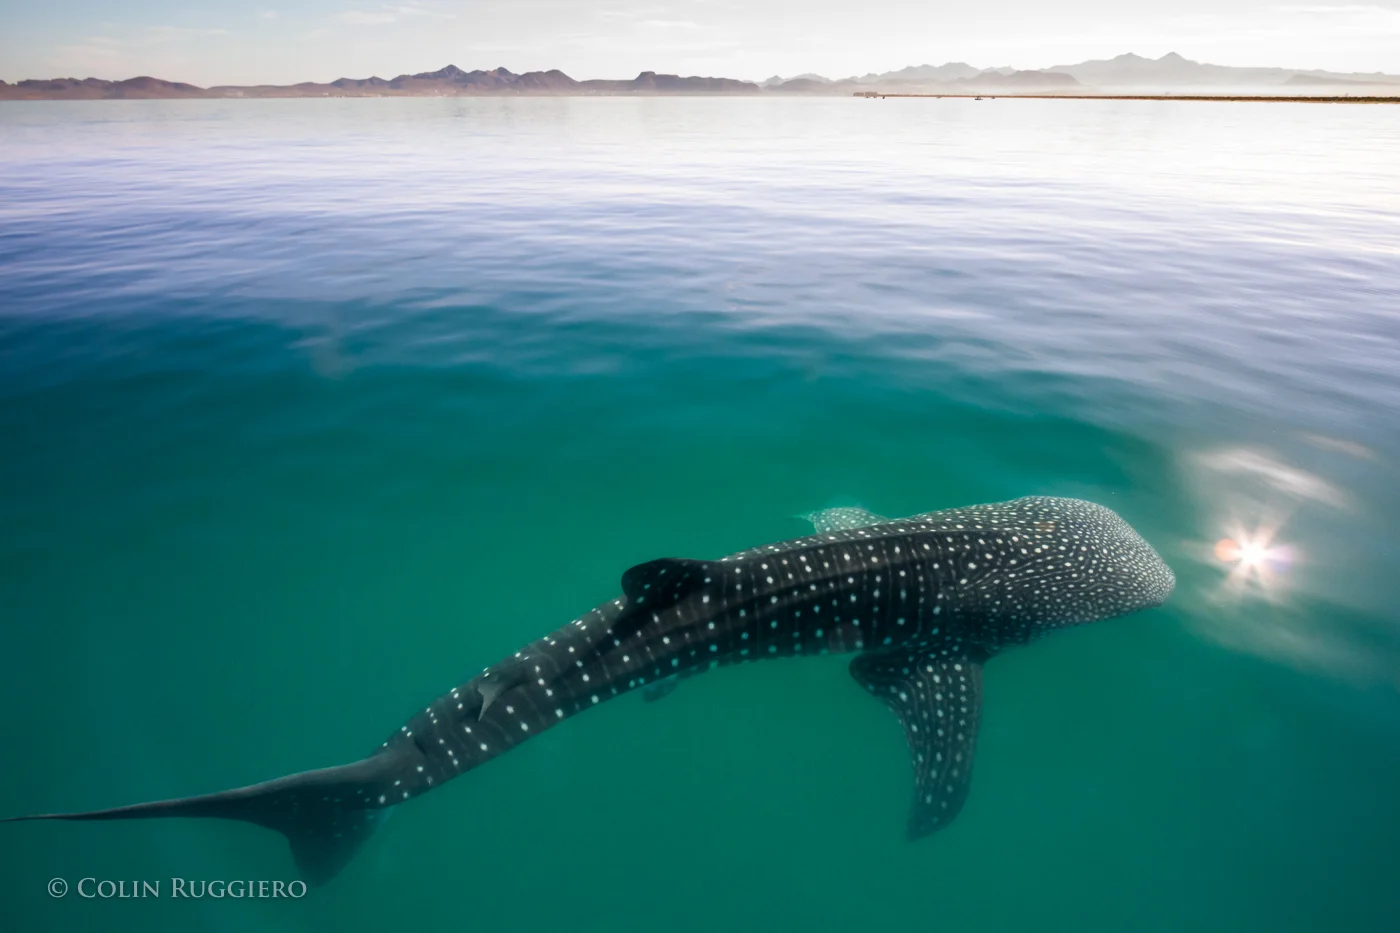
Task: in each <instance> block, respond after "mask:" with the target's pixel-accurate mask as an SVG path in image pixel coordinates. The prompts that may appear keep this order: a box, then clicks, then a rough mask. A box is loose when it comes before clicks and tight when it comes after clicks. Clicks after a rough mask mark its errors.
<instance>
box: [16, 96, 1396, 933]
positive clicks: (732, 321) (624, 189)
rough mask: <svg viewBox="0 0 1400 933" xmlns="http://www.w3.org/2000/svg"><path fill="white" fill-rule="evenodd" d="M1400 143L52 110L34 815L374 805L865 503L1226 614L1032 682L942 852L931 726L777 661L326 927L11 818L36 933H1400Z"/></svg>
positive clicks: (1242, 124)
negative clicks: (179, 804) (546, 672)
mask: <svg viewBox="0 0 1400 933" xmlns="http://www.w3.org/2000/svg"><path fill="white" fill-rule="evenodd" d="M1397 152H1400V111H1396V110H1395V109H1393V108H1384V107H1367V106H1318V105H1293V104H1265V105H1257V104H1198V103H1185V102H1107V101H1105V102H1092V101H1058V102H1056V101H1015V100H1005V99H1003V100H994V101H981V102H975V101H969V100H884V101H863V100H862V101H857V100H847V99H831V100H740V99H719V100H701V99H645V100H643V99H620V98H617V99H607V98H600V99H541V100H529V99H525V100H428V99H424V100H351V101H341V100H294V101H236V102H235V101H230V102H215V101H191V102H99V103H61V104H46V103H10V104H3V105H0V749H2V750H3V751H0V761H3V767H0V811H3V812H2V813H0V815H14V814H17V813H22V812H33V811H49V810H59V809H78V808H89V807H103V806H112V805H117V804H123V803H129V802H134V801H139V800H146V799H152V798H159V797H168V796H178V795H184V794H190V793H199V792H205V791H213V790H219V789H223V788H225V787H229V786H233V785H238V784H244V783H251V782H254V781H258V780H262V779H266V778H270V777H275V776H278V775H281V774H284V773H287V772H292V771H299V770H304V769H307V768H312V767H319V766H324V765H330V764H337V763H341V762H344V761H348V760H351V759H354V758H357V757H360V756H361V755H363V754H364V753H366V752H368V751H369V750H371V749H372V748H374V747H375V746H377V745H378V744H379V742H380V741H381V740H382V739H383V738H384V737H385V736H386V735H387V734H388V733H390V732H391V731H393V730H394V729H396V728H397V727H398V726H399V724H400V723H401V722H402V721H403V720H404V719H406V718H407V717H408V716H409V715H411V714H412V713H414V712H415V711H416V710H418V709H420V708H421V707H422V706H423V705H424V703H425V702H426V701H427V700H429V699H431V698H432V697H434V696H436V695H438V694H439V693H441V692H443V691H444V690H446V689H447V688H448V687H450V686H452V685H453V684H456V683H458V682H460V681H463V680H465V679H467V678H469V677H470V676H472V675H473V674H475V673H476V672H478V671H479V670H480V669H481V668H482V667H483V666H485V665H487V664H490V663H493V662H495V661H496V660H498V659H500V658H501V657H503V656H504V655H506V654H509V653H511V652H513V651H514V650H515V649H516V648H517V647H519V646H520V645H521V644H523V643H524V642H526V641H529V640H532V639H533V638H535V637H537V636H539V635H541V634H543V633H544V632H546V631H548V630H550V629H553V628H555V627H557V626H559V625H561V624H563V623H564V622H566V621H568V620H569V619H572V618H574V617H575V616H576V615H577V614H578V613H580V612H581V611H583V610H585V609H587V608H589V607H591V606H593V605H594V604H596V603H598V602H600V601H602V600H605V599H608V598H610V597H612V596H613V595H615V594H616V593H617V592H618V589H619V585H618V579H619V577H620V575H621V573H622V571H623V570H624V569H626V568H627V567H629V566H631V565H633V564H635V563H638V562H640V561H643V560H648V559H651V558H655V557H661V556H685V557H716V556H719V555H722V554H725V553H729V552H732V551H735V550H738V549H741V548H745V547H748V546H751V545H756V544H760V543H765V542H769V541H774V540H779V539H784V538H789V537H795V536H797V535H800V534H802V533H803V531H804V526H803V525H802V523H801V522H800V521H798V520H797V519H796V518H794V516H795V515H797V514H800V513H803V512H807V511H810V510H812V509H816V508H821V507H824V506H831V505H853V504H859V505H863V506H865V507H867V508H870V509H872V510H874V511H877V512H881V513H883V514H887V515H906V514H910V513H914V512H921V511H928V510H931V509H936V508H942V507H949V506H957V505H965V504H970V503H975V502H986V501H994V500H1000V499H1006V498H1012V497H1016V496H1021V495H1027V494H1052V495H1070V496H1081V497H1085V498H1090V499H1094V500H1096V501H1098V502H1101V503H1104V504H1106V505H1108V506H1110V507H1112V508H1114V509H1116V510H1117V511H1119V512H1120V513H1121V514H1122V515H1123V516H1124V517H1126V518H1127V519H1128V520H1129V521H1130V522H1132V523H1133V524H1134V526H1135V527H1137V528H1138V529H1139V530H1140V531H1141V532H1142V534H1143V535H1144V536H1145V537H1146V538H1147V539H1148V540H1149V541H1151V542H1152V543H1153V544H1154V545H1155V546H1156V547H1157V549H1158V550H1159V551H1160V552H1161V553H1162V555H1163V556H1164V557H1165V558H1166V560H1167V561H1168V562H1169V563H1170V564H1171V565H1172V567H1173V568H1174V569H1175V571H1176V573H1177V576H1178V578H1179V584H1178V587H1177V591H1176V594H1175V595H1174V596H1173V598H1172V599H1171V600H1170V602H1169V603H1168V604H1167V605H1166V606H1165V607H1163V608H1161V609H1158V610H1153V611H1150V612H1145V613H1141V614H1139V615H1135V616H1130V617H1127V618H1123V619H1119V620H1116V621H1113V622H1108V623H1104V624H1101V625H1092V626H1087V627H1083V628H1080V629H1075V630H1072V631H1067V632H1063V633H1060V634H1058V635H1057V636H1055V637H1052V638H1049V639H1046V640H1045V641H1043V642H1040V643H1037V644H1035V645H1032V646H1029V647H1026V648H1023V649H1020V650H1016V651H1012V652H1009V653H1008V654H1006V655H1005V656H1003V657H999V658H997V659H996V660H994V661H993V662H992V663H991V665H990V666H989V668H988V671H987V675H986V679H985V689H986V705H985V718H984V725H983V732H982V738H981V743H980V751H979V757H978V760H977V767H976V775H975V777H974V780H973V787H972V793H971V796H970V798H969V800H968V803H967V806H966V809H965V810H964V811H963V813H962V815H961V816H960V817H959V819H958V820H957V821H956V823H955V824H954V825H953V826H952V827H950V828H949V829H948V830H946V831H944V832H942V833H940V834H938V835H936V836H934V837H932V838H929V839H925V840H923V841H921V842H919V843H915V844H910V843H906V842H905V841H904V839H903V824H904V810H905V807H906V806H907V802H908V796H909V793H910V779H909V764H908V761H907V754H906V751H905V747H904V740H903V737H902V735H901V734H900V729H899V727H898V725H897V723H896V722H895V720H894V718H893V717H892V716H890V714H889V713H888V712H887V711H886V710H885V709H884V708H883V707H882V706H881V705H880V704H878V703H874V702H872V701H871V700H870V698H869V697H868V696H866V695H865V693H864V691H863V690H861V689H859V688H858V687H857V686H856V685H855V684H854V683H853V682H851V681H850V679H849V677H848V675H847V673H846V671H845V663H846V662H845V659H844V658H822V659H811V660H805V661H784V662H776V663H772V664H768V665H752V666H744V667H741V668H734V669H724V670H721V671H717V672H715V673H713V674H711V675H710V676H707V677H703V678H699V679H696V680H694V681H690V682H687V683H686V684H684V685H683V686H682V687H681V689H679V690H677V691H676V693H675V694H674V695H672V696H671V697H669V698H667V699H666V700H665V701H664V702H663V703H659V704H655V705H650V704H644V703H642V702H640V700H639V698H637V697H625V698H622V699H620V700H618V701H617V702H614V703H610V704H607V705H606V707H604V708H600V709H599V710H597V711H596V712H593V713H591V714H590V715H587V716H583V717H580V718H579V719H578V720H576V721H573V722H570V723H567V724H566V725H565V726H564V727H561V728H560V729H558V730H556V731H553V732H551V733H550V734H549V735H548V736H544V737H541V738H540V739H539V740H538V741H534V742H530V743H528V744H527V745H525V746H523V747H522V748H520V749H519V750H518V751H516V752H515V753H514V754H511V755H508V756H506V757H504V758H502V759H501V760H500V761H498V762H494V763H492V764H491V765H490V766H489V767H485V768H482V769H481V770H480V771H476V772H473V773H472V774H470V775H468V776H466V777H465V778H463V779H462V780H460V781H457V782H454V783H453V784H452V785H450V786H449V787H447V788H444V789H442V790H440V791H439V792H436V793H433V794H431V795H429V796H428V797H426V798H424V799H422V800H417V801H414V802H413V803H412V804H410V805H408V806H405V807H402V808H400V810H399V811H398V812H396V813H395V816H394V818H393V819H392V820H390V821H389V823H388V825H387V826H386V828H385V830H384V831H383V832H382V833H381V834H379V836H377V837H376V838H375V839H374V840H373V841H372V842H371V843H370V845H369V846H367V847H366V850H365V851H364V852H363V853H362V854H361V855H360V857H359V858H358V859H357V860H356V861H355V862H354V863H352V864H351V866H350V867H349V868H348V869H347V870H346V872H345V873H344V874H343V875H342V876H341V877H340V878H339V879H337V880H336V881H335V882H334V883H333V884H332V885H331V886H329V887H327V888H323V889H319V890H316V891H313V892H312V893H311V894H310V895H308V896H306V897H305V898H302V899H300V900H294V901H287V900H278V901H273V900H246V899H245V900H228V899H224V900H211V899H208V898H206V899H204V900H199V901H193V900H188V901H174V900H171V899H170V896H169V894H170V879H171V878H174V877H178V878H187V879H207V880H216V879H252V880H258V879H269V880H274V879H278V880H289V879H292V878H294V877H295V874H294V869H293V867H292V864H291V860H290V858H289V856H288V854H287V852H286V848H285V845H284V844H283V842H282V841H281V839H280V838H278V837H277V836H276V835H275V834H272V833H269V832H267V831H266V830H262V829H259V828H256V827H252V826H247V825H243V824H230V823H222V822H212V821H208V822H201V821H152V822H146V823H137V822H132V823H109V824H58V823H30V824H20V825H13V826H3V827H0V926H3V927H4V928H5V929H6V930H15V931H25V933H28V931H41V930H42V931H49V930H53V931H59V930H64V931H67V930H72V931H78V930H83V931H86V930H94V929H97V930H140V931H147V933H163V931H181V933H183V931H188V930H194V929H205V930H214V931H220V933H223V931H230V933H232V931H243V930H257V931H312V930H316V931H320V930H328V929H330V930H346V931H351V930H415V931H416V930H451V929H458V930H460V929H468V930H477V929H479V930H512V931H520V930H567V931H571V933H585V931H608V933H616V931H638V933H657V931H666V933H671V931H676V933H682V931H683V933H689V931H695V933H700V931H714V930H721V929H723V930H729V931H735V933H747V931H764V933H769V931H774V930H812V931H818V930H820V931H826V930H842V931H860V933H875V931H911V930H929V931H934V930H941V931H951V930H957V931H960V933H974V931H991V930H995V931H1021V930H1047V931H1048V930H1073V931H1079V933H1083V931H1126V930H1131V931H1164V933H1165V931H1173V933H1175V931H1182V930H1188V929H1189V930H1193V931H1227V930H1228V931H1232V933H1237V931H1241V930H1259V931H1270V933H1274V931H1295V930H1296V931H1321V930H1344V931H1371V930H1376V931H1391V933H1393V931H1394V930H1396V929H1400V884H1397V878H1400V611H1398V610H1397V608H1396V607H1397V600H1398V599H1400V466H1397V464H1400V159H1397V157H1396V153H1397ZM1225 537H1233V538H1236V539H1240V538H1246V539H1249V540H1251V541H1257V540H1259V539H1265V538H1266V539H1267V542H1261V543H1260V547H1261V548H1262V547H1265V546H1267V547H1269V548H1272V551H1271V553H1270V555H1269V558H1268V559H1267V560H1266V561H1265V562H1264V563H1263V564H1262V565H1260V566H1258V567H1256V568H1255V569H1254V570H1251V571H1249V572H1248V573H1247V574H1241V571H1240V568H1238V567H1236V568H1234V569H1233V575H1232V567H1231V566H1230V565H1227V564H1224V563H1222V562H1221V561H1220V560H1218V559H1217V558H1216V557H1215V556H1214V553H1213V546H1214V544H1215V542H1217V541H1218V540H1220V539H1221V538H1225ZM50 878H64V879H67V880H68V881H69V882H70V884H71V885H73V886H74V887H76V885H77V883H78V881H79V880H80V879H82V878H94V879H111V880H123V879H125V880H137V881H140V880H148V881H156V880H159V881H161V882H162V892H161V893H162V895H163V896H162V897H161V898H160V899H152V898H147V899H144V900H132V899H127V900H122V899H113V900H95V899H84V898H82V897H80V896H79V895H78V893H77V892H76V890H73V891H71V892H70V894H69V895H68V897H66V898H63V899H61V900H58V899H53V898H51V897H50V896H49V895H48V894H47V893H46V891H45V886H46V884H47V883H48V881H49V879H50Z"/></svg>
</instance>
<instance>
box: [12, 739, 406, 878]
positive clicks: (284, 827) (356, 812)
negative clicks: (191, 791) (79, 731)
mask: <svg viewBox="0 0 1400 933" xmlns="http://www.w3.org/2000/svg"><path fill="white" fill-rule="evenodd" d="M367 766H372V767H367ZM379 771H380V762H378V761H376V759H375V758H374V757H371V758H366V759H365V760H363V761H358V762H355V763H353V764H349V765H342V766H340V767H336V768H322V769H320V770H317V771H303V772H301V773H300V774H292V775H288V776H287V777H284V778H278V779H277V780H275V781H266V782H264V783H262V784H253V785H250V786H248V787H239V788H235V789H234V790H226V791H222V792H220V793H217V794H204V795H202V796H199V797H180V798H177V799H174V800H157V801H154V802H152V803H138V804H133V805H131V806H127V807H114V808H112V809H110V810H88V811H85V812H82V813H40V814H34V815H32V816H17V817H11V818H9V819H3V820H0V823H18V822H22V821H25V820H138V819H148V818H156V817H170V816H180V817H217V818H219V819H228V820H244V821H246V822H249V823H256V824H257V825H259V826H266V827H267V828H268V829H275V830H277V831H278V832H280V833H282V834H283V835H284V836H286V837H287V842H288V843H290V844H291V847H292V857H293V858H294V859H295V860H296V864H297V869H298V870H299V871H300V872H301V876H302V878H303V879H305V881H306V883H307V884H309V885H313V886H315V885H322V884H325V883H326V882H327V881H329V880H331V878H333V877H335V876H336V874H337V873H339V871H340V870H341V869H342V868H344V867H345V865H346V864H347V863H348V862H349V861H350V859H351V858H353V857H354V855H355V852H356V851H357V850H358V849H359V847H360V845H361V843H363V842H364V841H365V840H366V839H368V838H369V837H370V836H371V835H372V834H373V833H374V830H375V829H376V828H377V827H378V825H379V823H380V822H381V821H382V818H383V817H384V816H385V815H386V814H387V813H388V810H387V809H385V808H383V807H380V806H379V805H378V804H377V803H376V802H375V799H376V798H372V797H371V796H370V789H371V788H372V787H373V786H374V783H373V777H374V776H375V774H376V772H379ZM376 793H377V792H376Z"/></svg>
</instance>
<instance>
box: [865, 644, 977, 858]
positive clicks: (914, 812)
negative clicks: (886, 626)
mask: <svg viewBox="0 0 1400 933" xmlns="http://www.w3.org/2000/svg"><path fill="white" fill-rule="evenodd" d="M850 670H851V676H852V677H854V678H855V679H856V681H857V682H858V683H859V684H860V685H861V686H862V687H864V688H865V689H866V690H869V691H870V692H871V693H872V694H874V695H875V696H877V697H879V698H880V699H881V700H884V701H885V703H886V704H887V705H888V706H889V707H890V709H892V710H894V714H895V715H896V716H898V717H899V722H900V724H901V725H902V726H904V737H905V738H906V739H908V741H909V755H910V758H911V759H912V764H913V765H914V800H913V803H912V804H911V806H910V808H909V838H910V839H918V838H919V837H920V836H926V835H928V834H929V833H931V832H934V831H935V830H939V829H942V828H943V827H944V826H947V825H948V824H949V823H951V822H952V821H953V818H954V817H956V816H957V815H958V811H959V810H960V809H962V805H963V801H964V800H966V799H967V790H968V786H969V782H970V780H971V777H972V756H973V753H974V751H975V749H976V745H977V724H978V720H979V719H980V718H981V714H982V662H981V660H980V658H975V657H973V656H971V655H952V656H949V655H945V654H943V653H941V652H940V653H939V654H938V655H937V656H934V655H933V654H932V653H927V654H921V653H920V652H919V651H917V650H910V649H908V648H898V649H894V648H891V649H885V650H882V651H870V652H866V653H865V654H860V655H857V656H856V657H855V658H854V659H853V660H852V661H851V668H850Z"/></svg>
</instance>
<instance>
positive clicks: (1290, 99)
mask: <svg viewBox="0 0 1400 933" xmlns="http://www.w3.org/2000/svg"><path fill="white" fill-rule="evenodd" d="M851 96H852V97H863V98H866V99H869V98H877V97H878V98H881V99H883V98H886V97H955V98H964V99H969V100H996V99H997V98H1002V99H1010V100H1189V101H1219V102H1222V103H1230V102H1233V103H1271V104H1400V96H1395V97H1375V96H1373V97H1347V96H1338V95H1336V94H1330V95H1320V94H1311V95H1305V94H1290V95H1287V96H1285V95H1281V94H879V93H873V92H857V93H855V94H852V95H851Z"/></svg>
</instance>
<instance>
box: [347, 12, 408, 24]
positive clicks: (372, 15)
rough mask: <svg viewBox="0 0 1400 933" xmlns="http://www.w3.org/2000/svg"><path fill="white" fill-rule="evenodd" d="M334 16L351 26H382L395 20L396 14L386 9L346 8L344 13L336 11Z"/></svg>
mask: <svg viewBox="0 0 1400 933" xmlns="http://www.w3.org/2000/svg"><path fill="white" fill-rule="evenodd" d="M335 18H336V19H337V20H339V21H340V22H342V23H348V24H349V25H351V26H383V25H385V24H386V23H392V22H394V21H395V20H397V19H398V18H399V17H398V14H397V13H391V12H389V11H388V10H377V11H371V10H346V11H345V12H344V13H337V14H336V15H335Z"/></svg>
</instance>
